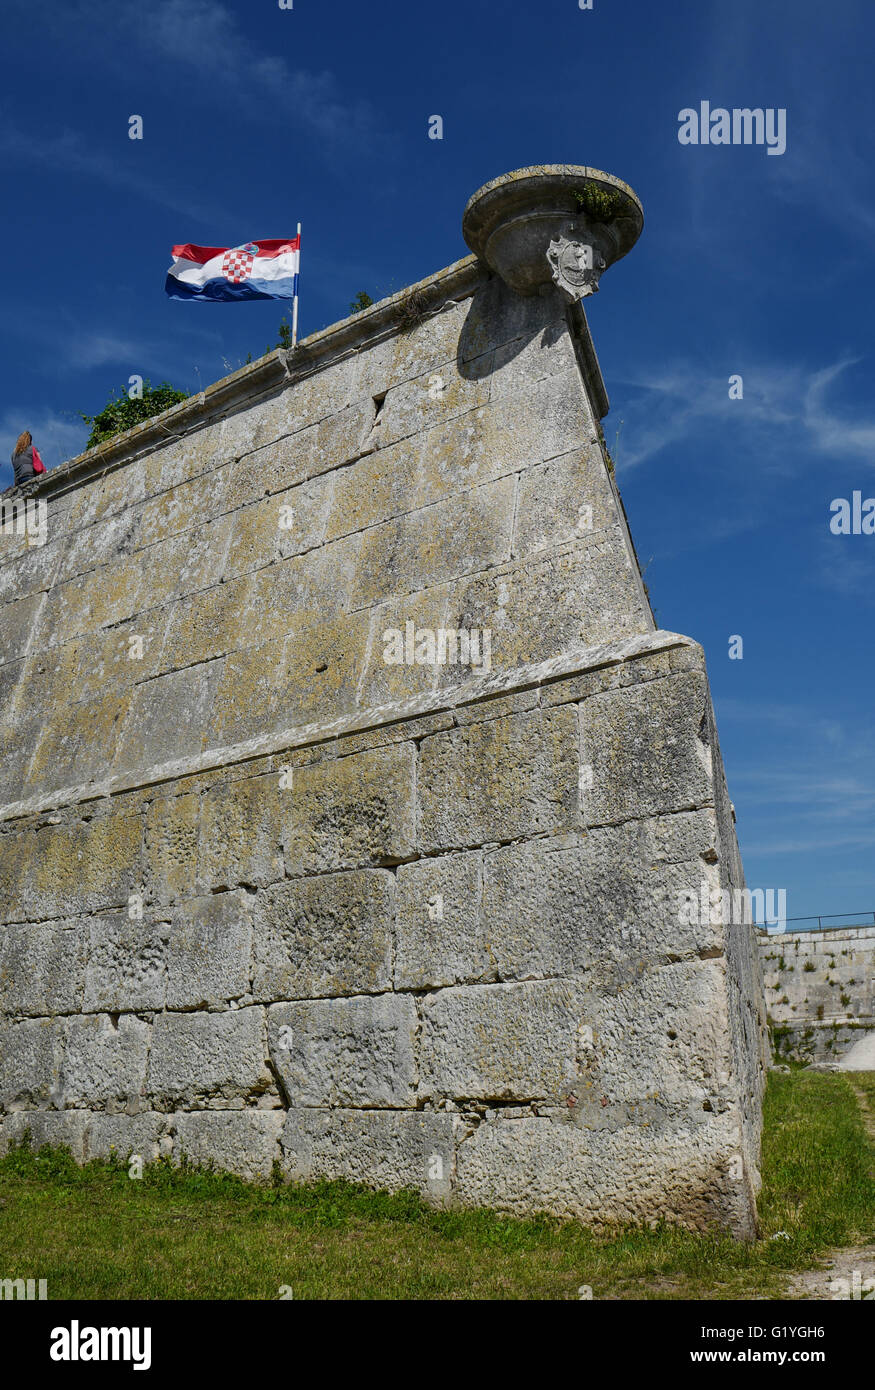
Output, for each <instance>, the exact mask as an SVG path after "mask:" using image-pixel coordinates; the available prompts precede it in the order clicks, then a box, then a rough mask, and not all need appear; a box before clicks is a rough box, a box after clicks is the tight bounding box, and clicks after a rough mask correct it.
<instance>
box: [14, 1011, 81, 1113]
mask: <svg viewBox="0 0 875 1390" xmlns="http://www.w3.org/2000/svg"><path fill="white" fill-rule="evenodd" d="M66 1026H67V1025H66V1021H65V1020H63V1019H59V1018H28V1019H25V1020H24V1021H23V1022H21V1023H12V1022H10V1021H9V1020H8V1019H4V1020H3V1046H2V1047H0V1106H2V1107H3V1108H4V1109H6V1110H12V1109H20V1108H22V1107H23V1106H42V1107H45V1106H48V1105H49V1104H53V1103H55V1101H56V1099H57V1093H58V1078H59V1074H60V1068H61V1058H62V1056H63V1049H64V1038H65V1034H66Z"/></svg>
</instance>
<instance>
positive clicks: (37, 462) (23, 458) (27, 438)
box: [12, 430, 46, 487]
mask: <svg viewBox="0 0 875 1390" xmlns="http://www.w3.org/2000/svg"><path fill="white" fill-rule="evenodd" d="M12 467H13V469H14V470H15V485H16V487H17V486H18V484H19V483H26V482H29V481H30V479H31V478H33V477H35V476H36V475H37V474H38V473H45V471H46V467H45V464H44V463H43V461H42V459H41V458H40V456H39V454H38V452H37V450H36V446H35V445H34V442H33V436H32V435H31V433H30V430H25V431H24V433H23V434H20V435H19V436H18V439H17V440H16V441H15V448H14V449H13V451H12Z"/></svg>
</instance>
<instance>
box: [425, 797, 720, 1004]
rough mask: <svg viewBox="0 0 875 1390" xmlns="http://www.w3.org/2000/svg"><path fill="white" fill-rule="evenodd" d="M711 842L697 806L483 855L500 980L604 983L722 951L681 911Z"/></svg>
mask: <svg viewBox="0 0 875 1390" xmlns="http://www.w3.org/2000/svg"><path fill="white" fill-rule="evenodd" d="M717 844H718V839H717V827H716V823H715V821H714V818H713V815H712V813H711V812H709V811H698V812H686V813H681V814H679V815H676V816H668V817H665V818H662V819H657V820H640V821H629V822H627V823H625V824H623V825H618V826H612V827H608V828H605V829H600V830H593V831H590V833H589V834H587V835H583V836H580V837H578V836H575V837H573V838H572V839H571V840H570V841H569V840H568V839H566V838H564V837H553V838H550V839H546V840H539V841H536V842H534V843H531V844H528V845H509V846H508V847H507V848H505V849H500V850H495V851H493V852H490V853H487V854H486V855H485V857H484V872H483V914H482V915H483V928H482V943H483V945H482V949H483V950H485V951H486V953H487V954H488V958H489V960H490V961H491V963H492V965H493V968H494V970H495V971H496V973H497V977H498V978H499V979H501V980H525V979H531V978H537V977H541V978H543V977H545V976H548V975H552V974H555V973H557V972H559V973H561V974H572V973H582V972H586V973H587V974H590V973H591V972H594V973H595V976H596V977H597V978H598V979H599V981H600V982H603V983H605V984H608V985H611V984H614V983H620V984H623V983H626V982H628V981H630V980H633V979H634V978H635V977H636V973H637V972H638V971H639V970H640V969H641V964H642V962H644V961H645V960H651V961H652V960H665V959H668V958H672V959H674V958H677V957H678V956H679V955H688V956H689V955H692V954H693V953H695V952H700V951H715V950H717V951H719V950H721V949H722V944H723V929H722V928H720V927H716V926H715V927H712V926H711V925H710V924H708V923H704V924H702V925H698V924H696V925H691V924H689V923H688V922H684V923H682V922H681V914H680V904H681V903H682V902H684V901H685V900H684V898H683V894H684V893H686V892H687V891H688V890H692V891H694V892H695V893H696V894H698V893H699V891H700V884H701V882H702V880H703V878H705V877H706V876H707V874H708V872H709V864H708V860H706V859H705V857H704V856H706V855H707V856H709V858H710V856H712V855H714V854H716V852H717V851H716V846H717ZM434 862H437V863H440V862H441V861H440V860H438V861H434Z"/></svg>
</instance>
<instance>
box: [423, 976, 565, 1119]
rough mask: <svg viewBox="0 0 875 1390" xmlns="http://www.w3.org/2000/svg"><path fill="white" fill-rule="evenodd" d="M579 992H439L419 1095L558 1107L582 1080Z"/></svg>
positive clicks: (551, 988)
mask: <svg viewBox="0 0 875 1390" xmlns="http://www.w3.org/2000/svg"><path fill="white" fill-rule="evenodd" d="M582 1022H585V1019H584V1017H583V1009H582V998H581V990H580V987H579V986H576V985H575V984H573V983H572V982H570V981H566V980H547V981H537V982H532V983H527V984H519V985H481V986H473V987H469V988H462V989H459V988H457V989H445V990H440V991H439V992H438V993H437V994H434V995H429V996H428V997H427V998H426V999H425V1002H424V1005H423V1039H422V1075H421V1078H420V1088H419V1089H420V1094H421V1095H423V1096H426V1097H429V1098H431V1099H438V1098H440V1097H447V1096H448V1097H451V1098H453V1099H455V1100H470V1099H474V1100H487V1101H489V1100H493V1101H503V1102H507V1101H531V1100H551V1101H552V1102H553V1104H558V1102H559V1100H560V1097H561V1095H562V1093H563V1091H567V1090H568V1089H569V1088H572V1087H573V1083H574V1082H575V1081H576V1078H577V1074H578V1068H577V1046H578V1028H579V1026H580V1024H581V1023H582Z"/></svg>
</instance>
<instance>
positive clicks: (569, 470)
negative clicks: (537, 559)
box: [513, 444, 617, 559]
mask: <svg viewBox="0 0 875 1390" xmlns="http://www.w3.org/2000/svg"><path fill="white" fill-rule="evenodd" d="M616 522H617V504H616V501H615V500H614V494H613V490H612V488H611V485H610V482H609V480H608V475H607V470H606V468H605V463H604V459H603V458H602V453H601V449H600V448H599V446H598V445H597V444H592V445H590V446H589V447H588V448H586V449H577V450H575V451H573V452H572V453H570V454H562V455H561V456H560V457H559V458H554V459H550V461H549V462H548V463H541V464H538V465H537V466H536V467H534V468H530V469H528V471H527V472H525V473H523V475H522V476H521V478H520V489H519V498H518V501H517V509H516V516H515V518H514V540H513V553H514V555H515V556H516V558H517V559H524V558H525V557H526V556H528V555H530V554H533V553H535V552H537V551H540V550H547V549H549V548H550V547H551V546H557V545H562V544H563V543H564V542H566V541H576V540H579V539H580V538H581V537H582V536H584V537H585V536H588V535H590V534H594V533H595V532H597V531H604V530H605V529H606V528H607V527H610V526H614V525H616Z"/></svg>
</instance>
